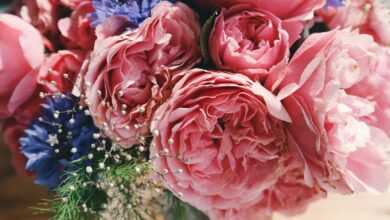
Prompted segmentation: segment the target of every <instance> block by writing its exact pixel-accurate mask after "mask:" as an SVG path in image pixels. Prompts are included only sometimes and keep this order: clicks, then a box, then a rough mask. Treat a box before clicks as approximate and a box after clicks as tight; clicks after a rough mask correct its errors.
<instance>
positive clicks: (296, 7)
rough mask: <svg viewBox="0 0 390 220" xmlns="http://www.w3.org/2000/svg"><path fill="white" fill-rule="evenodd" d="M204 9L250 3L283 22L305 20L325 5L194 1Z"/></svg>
mask: <svg viewBox="0 0 390 220" xmlns="http://www.w3.org/2000/svg"><path fill="white" fill-rule="evenodd" d="M195 2H197V3H198V4H199V5H200V6H203V7H204V8H210V7H231V6H232V5H237V4H241V3H250V4H252V5H254V6H256V7H258V8H259V9H261V10H265V11H269V12H271V13H272V14H274V15H275V16H277V17H279V18H281V19H283V20H301V21H302V20H307V19H310V18H311V17H312V16H313V12H314V11H315V10H317V9H320V8H322V7H323V6H324V5H325V2H326V1H325V0H294V1H291V0H274V1H270V0H195Z"/></svg>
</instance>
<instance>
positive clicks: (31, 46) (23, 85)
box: [0, 14, 44, 118]
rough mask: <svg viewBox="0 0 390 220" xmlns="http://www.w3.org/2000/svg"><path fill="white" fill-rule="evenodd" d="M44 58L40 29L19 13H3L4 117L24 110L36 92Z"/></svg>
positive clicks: (0, 105) (0, 111) (0, 109)
mask: <svg viewBox="0 0 390 220" xmlns="http://www.w3.org/2000/svg"><path fill="white" fill-rule="evenodd" d="M31 42H34V43H31ZM43 59H44V46H43V41H42V38H41V35H40V33H39V32H38V31H37V30H36V29H35V28H34V27H32V26H31V25H29V24H28V23H26V22H24V21H23V20H22V19H20V18H19V17H16V16H14V15H9V14H0V97H1V98H0V118H7V117H10V116H12V115H13V114H14V113H15V112H17V111H19V110H21V109H19V108H21V106H23V104H25V103H26V102H27V101H28V100H29V99H30V98H31V96H32V95H33V94H34V91H35V89H36V86H37V83H36V75H37V74H36V71H35V69H36V68H37V67H38V66H39V65H40V64H41V63H42V61H43Z"/></svg>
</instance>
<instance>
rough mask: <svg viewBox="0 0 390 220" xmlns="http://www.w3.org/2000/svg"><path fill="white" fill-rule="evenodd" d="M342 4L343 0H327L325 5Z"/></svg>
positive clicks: (335, 5) (338, 5) (334, 5)
mask: <svg viewBox="0 0 390 220" xmlns="http://www.w3.org/2000/svg"><path fill="white" fill-rule="evenodd" d="M343 5H344V0H327V3H326V6H327V7H329V6H331V7H340V6H343Z"/></svg>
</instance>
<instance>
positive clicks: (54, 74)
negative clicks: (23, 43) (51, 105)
mask: <svg viewBox="0 0 390 220" xmlns="http://www.w3.org/2000/svg"><path fill="white" fill-rule="evenodd" d="M84 57H85V55H84V54H83V53H82V52H80V51H69V50H63V51H59V52H57V53H53V54H51V55H50V56H49V57H47V58H46V59H45V61H44V62H43V63H42V66H41V67H40V69H39V73H38V83H39V84H40V85H41V86H42V88H41V90H42V91H44V92H48V93H58V92H60V93H66V92H71V91H72V89H73V87H74V84H75V82H76V80H77V78H78V76H79V73H80V69H81V65H82V63H83V61H84Z"/></svg>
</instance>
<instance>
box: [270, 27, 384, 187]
mask: <svg viewBox="0 0 390 220" xmlns="http://www.w3.org/2000/svg"><path fill="white" fill-rule="evenodd" d="M383 50H384V49H383V48H381V47H380V46H378V45H377V44H376V43H375V42H374V41H373V39H372V38H371V37H370V36H369V35H359V34H357V33H353V32H350V31H348V30H343V31H332V32H328V33H323V34H315V35H312V36H310V37H309V38H308V39H307V40H306V41H305V42H304V44H303V45H302V46H301V48H300V49H299V50H298V51H297V52H296V54H295V55H294V57H293V59H292V60H291V63H290V64H289V65H288V66H287V68H286V69H285V70H284V71H281V72H279V74H281V77H282V78H283V75H285V78H284V80H283V81H282V83H281V85H280V86H279V88H281V89H280V93H279V95H278V97H279V98H280V99H284V100H283V104H284V106H285V107H286V108H287V110H288V112H289V114H290V116H291V118H292V124H290V125H289V131H290V133H291V134H292V136H293V137H294V139H295V141H296V143H297V145H298V146H299V149H300V151H301V153H302V155H303V156H304V158H305V160H306V163H307V166H309V167H310V172H311V175H312V176H313V177H314V179H315V180H316V181H318V182H319V184H320V185H321V186H322V187H324V188H325V189H327V190H335V191H337V192H341V193H351V192H356V191H365V190H377V191H385V190H386V188H387V187H388V184H389V182H390V172H389V167H388V162H389V157H390V155H389V150H390V138H389V134H390V132H389V129H388V128H389V121H388V119H389V117H388V116H387V115H388V109H389V107H390V106H389V101H388V100H386V97H389V96H388V95H384V94H386V93H388V90H389V87H388V86H385V85H384V84H385V83H387V82H388V80H387V79H389V76H390V72H389V68H388V67H389V62H390V60H389V56H388V51H387V55H385V54H386V53H384V52H383ZM384 63H386V65H385V64H384ZM378 80H379V81H381V80H385V81H387V82H378ZM274 88H276V87H274ZM389 94H390V93H389ZM386 114H387V115H386Z"/></svg>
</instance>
